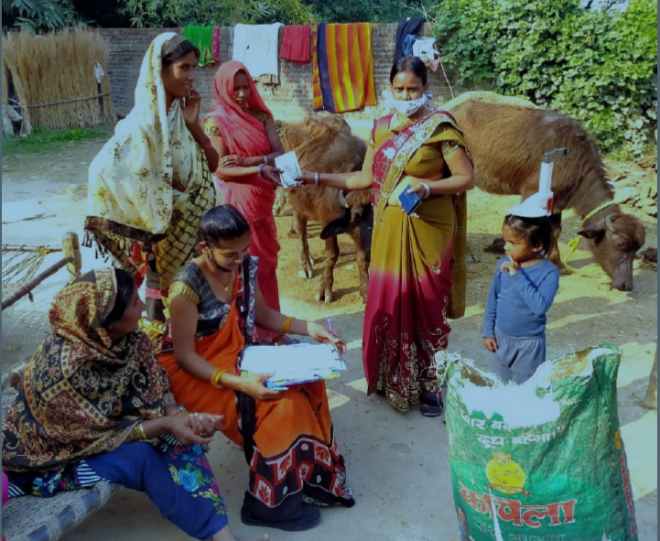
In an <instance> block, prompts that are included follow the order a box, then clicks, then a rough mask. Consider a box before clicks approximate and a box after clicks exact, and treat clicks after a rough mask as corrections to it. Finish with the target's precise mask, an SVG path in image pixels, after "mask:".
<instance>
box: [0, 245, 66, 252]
mask: <svg viewBox="0 0 660 541" xmlns="http://www.w3.org/2000/svg"><path fill="white" fill-rule="evenodd" d="M45 248H46V250H48V252H61V251H62V248H51V247H50V246H46V247H45ZM43 249H44V247H43V246H22V245H18V244H3V245H2V251H3V252H24V253H30V252H41V250H43Z"/></svg>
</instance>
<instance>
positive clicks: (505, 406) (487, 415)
mask: <svg viewBox="0 0 660 541" xmlns="http://www.w3.org/2000/svg"><path fill="white" fill-rule="evenodd" d="M620 358H621V353H620V351H619V350H618V348H616V347H615V346H611V345H602V346H598V347H593V348H589V349H587V350H585V351H582V352H580V353H576V354H573V355H566V356H564V357H560V358H558V359H555V360H552V361H547V362H546V363H544V364H543V365H541V367H539V369H538V371H537V372H536V374H535V375H534V376H533V377H532V378H531V379H530V380H528V381H527V382H525V384H523V385H516V384H513V383H512V384H504V383H502V381H501V380H500V379H499V378H497V377H496V376H495V375H493V374H490V373H489V372H487V371H484V370H481V369H479V368H477V367H476V366H475V365H474V364H473V363H472V362H471V361H464V360H460V359H458V358H457V357H455V356H450V355H447V354H446V353H444V352H441V353H439V354H438V356H437V358H436V361H437V363H438V364H439V365H440V367H444V370H445V381H446V383H447V386H448V392H447V396H446V423H447V432H448V435H449V469H450V472H451V478H452V485H453V496H454V502H455V505H456V512H457V515H458V518H459V529H460V535H459V539H460V541H487V540H488V541H490V540H496V541H604V540H607V541H636V540H637V539H638V537H637V526H636V524H635V510H634V504H633V495H632V488H631V485H630V477H629V472H628V465H627V461H626V453H625V450H624V446H623V442H622V440H621V431H620V430H619V417H618V411H617V394H616V378H617V372H618V368H619V361H620Z"/></svg>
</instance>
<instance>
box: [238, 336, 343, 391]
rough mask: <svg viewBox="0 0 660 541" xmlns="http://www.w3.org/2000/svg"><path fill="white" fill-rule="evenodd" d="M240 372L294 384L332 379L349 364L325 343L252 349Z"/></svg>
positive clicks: (250, 348) (244, 354)
mask: <svg viewBox="0 0 660 541" xmlns="http://www.w3.org/2000/svg"><path fill="white" fill-rule="evenodd" d="M241 370H245V371H247V372H252V373H260V374H264V373H273V376H272V377H271V378H270V381H271V382H290V383H295V382H297V381H315V380H319V379H326V378H333V377H335V374H336V373H338V372H339V371H342V370H346V365H345V364H344V361H342V360H341V359H340V358H339V356H338V354H337V351H336V350H335V348H333V347H332V346H330V345H326V344H295V345H289V346H250V347H247V348H245V352H244V353H243V359H242V361H241Z"/></svg>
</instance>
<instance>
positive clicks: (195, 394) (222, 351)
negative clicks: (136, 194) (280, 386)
mask: <svg viewBox="0 0 660 541" xmlns="http://www.w3.org/2000/svg"><path fill="white" fill-rule="evenodd" d="M192 265H195V263H194V262H193V263H189V264H188V265H186V267H184V269H183V271H182V273H181V275H180V276H183V278H182V279H180V278H177V280H179V281H181V280H183V282H185V284H186V287H187V288H189V289H190V290H192V291H193V293H195V294H196V295H198V296H199V298H200V299H199V300H200V304H199V305H198V307H201V308H202V309H204V308H206V307H208V306H211V307H213V302H215V303H217V306H220V305H222V303H220V301H218V300H217V299H215V297H213V298H212V299H210V298H209V293H208V292H209V291H210V288H208V289H207V288H206V287H205V286H204V283H203V282H202V281H201V280H202V279H203V278H202V277H203V275H201V271H200V272H197V271H196V269H194V268H192V269H191V266H192ZM243 267H244V268H243V273H242V275H243V277H242V279H241V280H240V281H239V280H237V291H236V295H235V297H234V300H233V301H232V303H231V306H229V307H228V310H227V311H226V314H225V313H224V312H220V313H221V314H222V316H221V321H220V325H219V328H218V329H217V330H216V331H215V332H213V333H212V334H206V335H199V336H197V337H196V338H195V345H196V351H197V353H198V354H199V355H200V356H201V357H203V358H204V359H206V360H207V361H208V362H209V363H211V364H212V365H213V366H215V367H217V368H223V369H225V370H227V371H229V372H231V373H234V374H237V373H239V370H240V368H239V365H240V356H241V352H242V351H243V348H244V347H245V346H246V345H249V344H250V343H251V342H252V336H253V335H254V302H251V301H250V298H254V292H255V289H256V285H255V282H256V279H255V276H256V269H257V263H256V259H255V258H252V257H248V258H246V260H245V262H244V263H243ZM186 274H188V277H186ZM239 274H241V273H239ZM177 280H175V282H174V284H173V291H174V293H172V295H175V294H179V293H178V292H181V294H184V295H186V296H187V297H188V298H190V300H193V298H192V297H191V296H190V291H188V290H185V289H184V288H182V287H180V286H177V285H176V284H177ZM184 291H188V292H187V293H184ZM200 294H201V295H200ZM217 306H216V307H217ZM200 314H202V312H201V311H200ZM202 315H203V314H202ZM273 347H276V346H273ZM158 360H159V362H160V363H161V364H162V365H163V366H164V367H165V369H166V370H167V373H168V374H169V376H170V381H171V387H172V392H173V393H174V396H175V397H176V399H177V403H179V404H181V405H183V406H185V407H186V409H188V410H189V411H199V412H207V413H216V414H219V415H223V416H224V428H223V433H224V434H225V436H227V437H228V438H229V439H230V440H232V441H233V442H234V443H236V444H238V445H240V446H241V447H243V448H244V450H245V454H246V458H247V459H248V462H249V464H250V480H249V487H248V495H246V503H247V504H248V505H249V506H250V511H251V513H252V514H253V515H256V516H258V517H259V518H262V519H263V520H284V519H285V518H287V517H295V516H297V515H299V514H300V512H301V509H302V504H303V501H307V502H309V503H312V502H313V503H317V504H320V505H331V506H334V505H343V506H346V507H351V506H352V505H353V504H354V503H355V502H354V499H353V493H352V491H351V489H350V487H348V485H347V484H346V469H345V467H344V459H343V457H342V456H341V455H340V454H339V452H338V450H337V442H336V439H335V437H334V433H333V426H332V416H331V414H330V407H329V405H328V399H327V396H326V391H325V383H324V382H316V383H311V384H307V385H298V386H294V387H291V388H290V389H289V390H287V391H282V392H281V393H280V397H279V398H278V399H277V400H268V401H261V400H254V399H252V398H250V397H248V396H246V395H244V394H243V393H239V392H236V391H233V390H231V389H228V388H221V389H216V388H213V387H211V385H210V384H209V382H207V381H204V380H200V379H198V378H195V377H194V376H192V375H191V374H189V373H188V372H186V371H185V370H184V369H182V368H181V367H180V366H179V364H178V362H177V361H176V358H175V357H174V354H173V353H172V352H162V353H161V354H159V356H158ZM237 404H238V407H237Z"/></svg>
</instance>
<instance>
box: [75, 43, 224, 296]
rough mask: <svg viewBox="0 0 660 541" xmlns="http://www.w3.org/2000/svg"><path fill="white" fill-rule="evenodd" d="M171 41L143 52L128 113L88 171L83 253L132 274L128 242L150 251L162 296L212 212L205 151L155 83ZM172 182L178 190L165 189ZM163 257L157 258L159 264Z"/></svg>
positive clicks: (175, 104)
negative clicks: (88, 250)
mask: <svg viewBox="0 0 660 541" xmlns="http://www.w3.org/2000/svg"><path fill="white" fill-rule="evenodd" d="M172 38H180V39H182V38H181V37H180V36H179V35H178V34H175V33H173V32H167V33H164V34H160V35H159V36H158V37H156V39H154V40H153V41H152V42H151V44H150V45H149V49H148V50H147V53H146V54H145V56H144V60H143V61H142V68H141V71H140V77H139V79H138V83H137V87H136V89H135V106H134V107H133V109H132V110H131V112H130V113H129V115H128V116H127V117H126V118H125V119H124V120H122V121H121V122H119V123H118V124H117V127H116V129H115V134H114V136H113V137H112V139H110V141H108V142H107V143H106V144H105V145H104V147H103V149H102V150H101V152H99V154H98V155H97V156H96V158H94V161H92V164H91V165H90V167H89V191H88V195H87V220H86V221H85V229H86V231H87V233H88V236H87V237H86V241H85V242H86V243H87V245H91V236H93V237H94V240H95V241H96V243H97V246H98V247H99V248H100V250H101V253H103V254H105V253H110V254H112V255H113V256H114V258H115V259H116V260H117V262H118V263H119V265H121V266H122V267H123V268H124V269H126V270H128V271H129V272H136V271H137V265H135V264H133V262H132V261H131V258H130V253H131V245H132V242H138V243H140V244H141V246H142V247H143V248H144V249H146V250H151V249H152V246H153V251H154V254H155V255H156V266H157V270H158V274H159V275H160V277H161V287H162V288H163V289H165V288H166V287H167V286H168V285H169V282H170V280H171V279H172V278H173V276H174V274H176V272H178V270H179V268H180V266H181V265H182V264H183V263H185V261H186V260H187V259H188V258H189V257H190V254H191V253H192V249H193V248H194V244H195V236H196V234H197V227H198V226H199V223H200V221H201V216H202V215H203V214H204V212H206V211H207V210H209V209H210V208H212V207H213V206H214V204H215V187H214V184H213V179H212V175H211V173H210V171H209V167H208V163H207V161H206V157H205V155H204V151H203V150H202V149H201V147H200V146H199V145H198V144H197V142H196V141H195V139H194V138H193V136H192V134H191V133H190V130H188V128H187V126H186V123H185V119H184V118H183V113H182V111H181V107H180V105H179V100H178V99H175V100H174V101H173V103H172V105H171V107H170V111H169V118H168V111H167V102H166V94H165V87H164V85H163V80H162V77H161V73H162V69H163V66H162V59H161V56H162V51H163V47H164V46H165V45H166V44H167V43H168V42H169V41H170V40H171V39H172ZM173 179H176V180H177V182H178V183H179V184H181V185H182V186H184V187H185V191H184V192H180V191H178V190H175V189H174V188H173V187H172V184H173ZM159 256H162V257H159Z"/></svg>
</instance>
